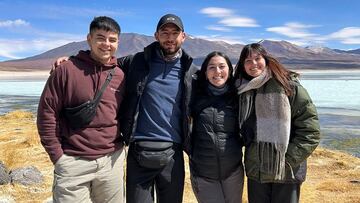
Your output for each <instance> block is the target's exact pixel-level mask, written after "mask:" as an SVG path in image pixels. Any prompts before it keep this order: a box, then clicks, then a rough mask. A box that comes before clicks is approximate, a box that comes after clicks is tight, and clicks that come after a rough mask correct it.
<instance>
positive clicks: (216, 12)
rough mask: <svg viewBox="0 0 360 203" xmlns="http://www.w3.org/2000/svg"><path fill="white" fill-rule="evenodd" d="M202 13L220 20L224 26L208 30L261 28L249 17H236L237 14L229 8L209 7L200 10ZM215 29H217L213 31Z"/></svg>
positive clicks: (207, 27)
mask: <svg viewBox="0 0 360 203" xmlns="http://www.w3.org/2000/svg"><path fill="white" fill-rule="evenodd" d="M200 13H203V14H205V15H208V16H209V17H212V18H220V20H219V22H218V23H219V24H222V26H218V25H216V26H217V27H214V26H210V27H209V26H206V29H209V28H210V29H209V30H216V31H226V32H227V31H229V30H228V29H219V27H223V26H227V27H259V25H258V24H257V23H256V20H254V19H251V18H248V17H241V16H238V15H235V12H234V11H233V10H231V9H227V8H219V7H207V8H203V9H201V10H200ZM211 28H215V29H211Z"/></svg>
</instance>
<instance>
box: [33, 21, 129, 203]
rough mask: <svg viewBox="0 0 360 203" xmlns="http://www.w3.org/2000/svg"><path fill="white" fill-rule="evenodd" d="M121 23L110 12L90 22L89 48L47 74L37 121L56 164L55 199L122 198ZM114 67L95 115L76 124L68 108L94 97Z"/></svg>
mask: <svg viewBox="0 0 360 203" xmlns="http://www.w3.org/2000/svg"><path fill="white" fill-rule="evenodd" d="M119 35H120V26H119V25H118V24H117V23H116V21H115V20H113V19H111V18H109V17H104V16H102V17H96V18H94V20H93V21H92V22H91V24H90V32H89V34H88V35H87V42H88V44H89V47H90V51H89V50H88V51H80V52H79V53H78V55H76V56H75V57H72V58H70V60H69V61H67V62H64V63H62V64H61V65H60V66H59V67H58V68H57V69H56V70H54V71H53V72H52V74H51V76H50V77H49V79H48V81H47V83H46V85H45V87H44V90H43V93H42V95H41V98H40V102H39V107H38V115H37V127H38V131H39V134H40V138H41V143H42V145H43V146H44V148H45V150H46V152H47V153H48V154H49V156H50V159H51V161H52V162H53V164H54V185H53V200H54V202H61V203H63V202H71V203H74V202H119V203H121V202H123V201H124V189H123V163H124V152H123V142H122V140H121V137H120V135H119V133H118V132H119V127H120V126H119V123H118V119H117V118H118V115H117V113H118V110H119V105H120V104H121V101H122V99H123V90H124V83H125V81H124V73H123V72H122V70H121V69H120V68H116V67H117V66H118V65H117V60H116V57H114V54H115V52H116V50H117V48H118V43H119ZM110 70H114V72H113V74H112V79H111V80H110V83H109V84H108V85H107V86H106V88H105V89H104V91H103V94H102V96H101V99H100V102H99V104H98V105H97V106H96V114H95V117H94V118H93V119H92V120H91V121H90V123H88V124H85V125H84V126H81V127H78V128H74V127H72V125H70V124H71V123H72V122H73V121H74V120H71V118H70V119H69V118H68V117H66V118H65V116H64V109H65V108H68V107H76V106H79V105H81V104H83V103H84V102H87V101H89V100H93V99H94V96H95V95H96V93H98V92H99V91H101V90H100V89H101V87H102V86H103V84H104V83H105V81H106V78H107V77H108V74H109V72H110Z"/></svg>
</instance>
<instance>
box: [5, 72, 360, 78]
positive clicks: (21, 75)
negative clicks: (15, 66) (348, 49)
mask: <svg viewBox="0 0 360 203" xmlns="http://www.w3.org/2000/svg"><path fill="white" fill-rule="evenodd" d="M292 70H293V71H296V72H298V73H300V74H307V73H312V74H322V73H324V74H336V73H339V74H345V73H360V69H328V70H324V69H316V70H315V69H292ZM48 77H49V70H45V71H44V70H35V71H8V70H0V80H30V79H31V80H33V79H44V80H45V79H47V78H48Z"/></svg>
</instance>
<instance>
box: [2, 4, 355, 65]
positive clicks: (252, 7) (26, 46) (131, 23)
mask: <svg viewBox="0 0 360 203" xmlns="http://www.w3.org/2000/svg"><path fill="white" fill-rule="evenodd" d="M359 8H360V1H359V0H299V1H285V0H284V1H269V0H248V1H240V0H217V1H215V0H181V1H180V0H178V1H161V0H138V1H136V0H123V1H120V0H117V1H115V0H101V1H100V0H97V1H95V0H61V1H60V0H58V1H52V0H48V1H45V0H32V1H30V0H0V61H4V60H9V59H19V58H24V57H29V56H33V55H36V54H40V53H43V52H45V51H47V50H50V49H52V48H56V47H58V46H61V45H64V44H66V43H69V42H73V41H82V40H85V38H86V34H87V33H88V26H89V23H90V22H91V20H92V19H93V18H94V16H100V15H107V16H110V17H113V18H114V19H116V20H117V21H118V23H119V24H120V26H121V28H122V32H134V33H139V34H145V35H150V36H152V35H153V34H154V31H155V27H156V24H157V21H158V19H159V18H160V17H161V16H162V15H164V14H166V13H175V14H177V15H178V16H180V17H181V18H182V20H183V23H184V27H185V32H186V33H187V34H188V35H191V36H194V37H200V38H205V39H208V40H223V41H226V42H229V43H240V44H247V43H252V42H256V41H259V40H261V39H269V40H286V41H289V42H291V43H294V44H297V45H300V46H326V47H329V48H337V49H344V50H349V49H358V48H360V12H359ZM120 46H121V42H120Z"/></svg>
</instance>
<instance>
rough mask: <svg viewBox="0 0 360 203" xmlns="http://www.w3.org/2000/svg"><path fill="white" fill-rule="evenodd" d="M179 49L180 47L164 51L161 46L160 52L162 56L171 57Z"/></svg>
mask: <svg viewBox="0 0 360 203" xmlns="http://www.w3.org/2000/svg"><path fill="white" fill-rule="evenodd" d="M179 49H180V46H178V45H177V46H175V50H174V51H172V50H171V49H165V48H164V47H162V46H161V51H162V52H163V54H164V56H173V55H175V54H176V53H177V52H178V51H179Z"/></svg>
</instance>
